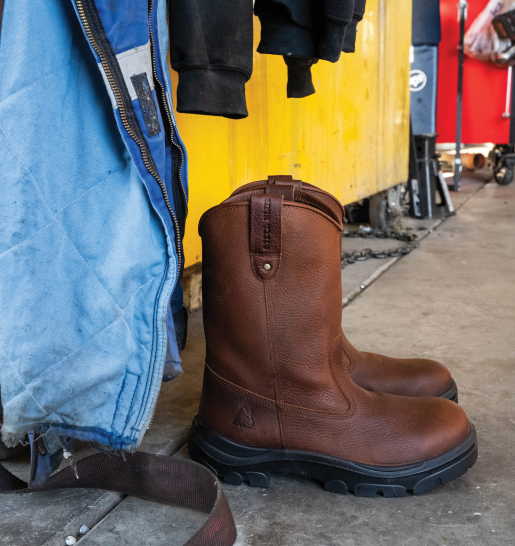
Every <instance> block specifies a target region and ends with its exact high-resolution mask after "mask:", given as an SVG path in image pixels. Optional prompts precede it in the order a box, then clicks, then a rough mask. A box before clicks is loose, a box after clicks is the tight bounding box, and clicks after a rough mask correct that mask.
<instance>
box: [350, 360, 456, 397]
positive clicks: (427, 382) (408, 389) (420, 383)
mask: <svg viewBox="0 0 515 546" xmlns="http://www.w3.org/2000/svg"><path fill="white" fill-rule="evenodd" d="M364 355H366V356H365V358H364V359H363V362H362V363H360V366H358V367H357V368H356V370H355V371H354V372H353V373H352V379H353V380H354V381H355V382H356V383H357V384H358V385H359V386H360V387H363V388H364V389H366V390H369V391H372V392H384V393H387V394H396V395H399V396H440V395H441V394H443V393H445V392H446V391H448V390H449V389H450V388H451V387H452V386H453V383H454V382H453V379H452V376H451V373H450V372H449V370H448V369H447V368H446V367H445V366H444V365H443V364H440V362H437V361H436V360H429V359H427V358H390V357H388V356H382V355H376V354H373V353H364Z"/></svg>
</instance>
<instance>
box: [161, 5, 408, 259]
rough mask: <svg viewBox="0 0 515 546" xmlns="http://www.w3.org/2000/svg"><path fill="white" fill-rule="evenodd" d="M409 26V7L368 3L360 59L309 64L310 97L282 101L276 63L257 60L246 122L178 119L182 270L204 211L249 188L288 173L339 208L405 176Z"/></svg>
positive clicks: (195, 250)
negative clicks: (182, 166) (183, 159)
mask: <svg viewBox="0 0 515 546" xmlns="http://www.w3.org/2000/svg"><path fill="white" fill-rule="evenodd" d="M410 28H411V0H399V1H398V2H396V3H395V12H394V9H393V7H392V8H389V9H387V6H386V0H368V3H367V12H366V15H365V19H364V20H363V22H362V23H361V24H360V26H359V32H358V43H357V44H356V51H357V53H355V54H353V55H345V54H343V55H342V58H341V59H340V61H339V62H338V63H336V64H331V63H327V62H324V61H321V62H319V63H318V64H317V65H315V66H314V67H313V82H314V85H315V88H316V94H315V95H313V96H311V97H307V98H305V99H287V98H286V81H287V74H286V65H285V64H284V61H283V60H282V58H281V57H275V56H271V55H259V54H257V53H256V54H255V56H254V73H253V76H252V79H251V80H250V82H249V83H248V84H247V90H246V95H247V106H248V110H249V117H248V118H247V119H244V120H239V121H232V120H227V119H223V118H215V117H207V116H195V115H191V114H177V122H178V125H179V131H180V133H181V136H182V138H183V140H184V142H185V144H186V147H187V150H188V156H189V166H190V172H189V174H190V206H189V216H188V221H187V226H186V235H185V239H184V248H185V253H186V266H188V265H191V264H193V263H195V262H198V261H200V260H201V259H202V256H201V245H200V238H199V237H198V234H197V225H198V221H199V219H200V216H201V215H202V213H203V212H204V211H205V210H207V209H208V208H209V207H212V206H213V205H216V204H217V203H219V202H220V201H222V200H223V199H225V198H226V197H228V196H229V194H230V193H231V192H232V191H233V190H234V189H235V188H237V187H238V186H240V185H242V184H245V183H247V182H251V181H253V180H259V179H263V178H266V177H267V175H269V174H292V175H293V176H294V178H299V179H301V180H305V181H306V182H310V183H313V184H316V185H319V186H321V187H322V188H324V189H325V190H327V191H330V192H331V193H333V194H334V195H336V196H337V197H338V198H339V199H341V200H342V202H343V203H345V204H346V203H351V202H353V201H356V200H358V199H362V198H364V197H368V196H369V195H373V194H374V193H377V192H378V191H381V190H383V189H386V188H389V187H391V186H393V185H395V184H398V183H399V182H402V181H405V180H406V179H407V177H408V134H409V85H408V78H409V45H410V40H411V36H410V32H409V31H408V32H407V31H406V29H410ZM258 37H259V23H258V21H257V19H256V24H255V41H256V45H257V41H258ZM172 75H173V78H174V79H176V78H177V75H176V74H175V73H174V72H173V73H172ZM174 83H175V84H176V83H177V81H175V82H174ZM174 87H176V85H174Z"/></svg>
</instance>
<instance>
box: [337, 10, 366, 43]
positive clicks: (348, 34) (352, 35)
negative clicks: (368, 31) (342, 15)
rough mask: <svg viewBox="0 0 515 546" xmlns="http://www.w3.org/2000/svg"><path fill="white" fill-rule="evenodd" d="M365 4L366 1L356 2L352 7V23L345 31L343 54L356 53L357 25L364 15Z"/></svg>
mask: <svg viewBox="0 0 515 546" xmlns="http://www.w3.org/2000/svg"><path fill="white" fill-rule="evenodd" d="M365 4H366V0H356V3H355V5H354V13H353V15H352V21H351V22H350V23H349V25H348V26H347V30H346V31H345V37H344V39H343V48H342V51H343V52H344V53H354V51H356V33H357V31H358V30H357V27H358V23H359V22H360V21H361V20H362V19H363V16H364V15H365Z"/></svg>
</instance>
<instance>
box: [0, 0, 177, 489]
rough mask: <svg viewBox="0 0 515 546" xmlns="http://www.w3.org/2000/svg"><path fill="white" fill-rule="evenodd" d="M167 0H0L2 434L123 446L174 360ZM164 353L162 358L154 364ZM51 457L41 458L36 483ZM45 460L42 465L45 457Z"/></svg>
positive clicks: (54, 446)
mask: <svg viewBox="0 0 515 546" xmlns="http://www.w3.org/2000/svg"><path fill="white" fill-rule="evenodd" d="M166 19H167V13H166V1H165V0H153V1H151V2H147V0H127V1H126V2H123V3H121V2H120V3H117V2H109V1H107V0H59V1H57V0H56V1H53V2H48V1H46V0H6V2H5V7H4V12H3V21H2V31H1V35H0V73H1V74H2V78H0V173H1V174H0V181H1V190H2V191H1V192H0V385H1V398H2V404H3V407H4V422H3V426H2V438H3V440H4V441H5V442H6V444H7V445H15V444H16V443H17V442H19V441H21V440H23V439H24V438H25V436H26V434H27V432H28V431H33V434H34V437H35V438H38V437H40V436H41V435H44V439H45V442H46V443H47V447H48V448H49V451H50V455H52V454H55V453H59V451H61V452H62V448H63V446H65V447H66V446H67V445H69V439H74V438H78V439H81V440H86V441H89V442H93V443H95V444H103V445H104V446H109V447H110V448H114V449H124V450H131V449H134V448H136V447H137V446H138V445H139V443H140V442H141V439H142V438H143V435H144V434H145V431H146V429H147V426H148V423H149V421H150V419H151V415H152V412H153V408H154V406H155V403H156V398H157V395H158V392H159V388H160V384H161V380H162V379H163V374H164V378H165V379H171V378H173V377H174V376H175V375H177V374H178V373H180V359H179V350H180V347H181V346H182V345H183V344H184V335H185V324H184V312H183V308H182V288H181V285H180V284H181V283H180V276H181V272H182V266H183V263H184V260H183V252H182V242H181V239H182V236H183V233H184V224H185V220H186V210H187V192H188V186H187V159H186V154H185V150H184V147H183V144H182V142H181V139H180V137H179V135H178V133H177V128H176V124H175V119H174V115H173V106H172V94H171V82H170V78H169V72H168V65H167V50H168V26H167V23H166ZM165 362H166V365H165ZM56 465H57V461H50V462H49V463H48V464H41V465H40V468H41V469H43V470H41V472H42V474H41V475H40V476H39V479H40V481H44V479H45V477H46V476H47V475H48V474H49V473H50V472H51V471H52V469H53V468H54V467H55V466H56ZM45 468H46V470H45Z"/></svg>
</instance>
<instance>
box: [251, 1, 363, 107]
mask: <svg viewBox="0 0 515 546" xmlns="http://www.w3.org/2000/svg"><path fill="white" fill-rule="evenodd" d="M365 1H366V0H323V1H320V0H256V3H255V7H254V13H255V14H256V15H257V16H258V17H259V19H260V21H261V41H260V43H259V47H258V52H260V53H265V54H270V55H283V56H284V60H285V62H286V64H287V66H288V87H287V94H288V97H297V98H300V97H306V96H308V95H311V94H312V93H314V92H315V89H314V87H313V83H312V79H311V66H312V65H313V64H314V63H316V62H317V60H318V59H323V60H326V61H330V62H336V61H338V59H339V58H340V54H341V52H342V51H344V52H346V53H351V52H354V50H355V42H356V28H357V24H358V22H359V21H361V20H362V19H363V15H364V13H365Z"/></svg>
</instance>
